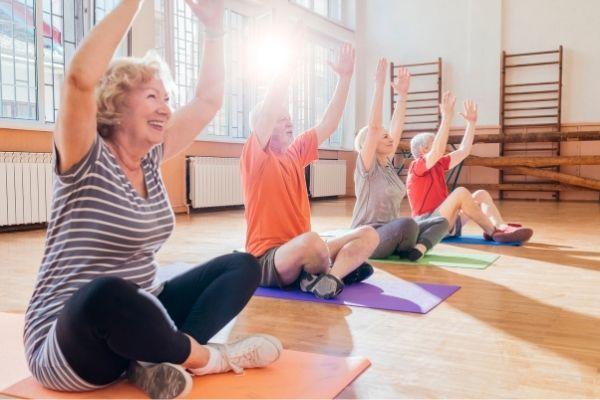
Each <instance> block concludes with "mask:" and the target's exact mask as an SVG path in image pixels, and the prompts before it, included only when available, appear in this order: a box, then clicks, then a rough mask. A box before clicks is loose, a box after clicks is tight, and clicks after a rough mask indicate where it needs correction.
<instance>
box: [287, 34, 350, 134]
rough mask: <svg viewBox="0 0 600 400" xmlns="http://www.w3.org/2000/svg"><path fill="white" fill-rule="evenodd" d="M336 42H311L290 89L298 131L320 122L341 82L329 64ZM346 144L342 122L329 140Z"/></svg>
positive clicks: (292, 110) (306, 47)
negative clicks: (330, 43)
mask: <svg viewBox="0 0 600 400" xmlns="http://www.w3.org/2000/svg"><path fill="white" fill-rule="evenodd" d="M334 49H335V45H333V44H332V45H329V44H325V43H324V42H320V41H309V42H307V43H306V46H305V49H304V62H303V63H302V65H301V67H300V68H299V69H298V71H297V74H296V77H295V79H294V81H293V82H292V88H291V90H290V111H291V114H292V121H293V123H294V128H295V130H296V131H297V132H301V131H304V130H306V129H309V128H310V127H312V126H314V125H315V124H317V122H318V121H319V119H320V118H321V117H322V116H323V113H324V112H325V110H326V109H327V106H328V105H329V100H331V97H332V96H333V92H334V91H335V86H336V84H337V75H336V74H335V72H334V71H333V70H332V69H331V68H330V67H329V65H328V64H327V62H328V61H333V60H334V57H335V50H334ZM326 143H327V144H329V145H331V146H339V145H341V143H342V123H341V122H340V126H339V127H338V129H337V131H336V132H335V133H334V134H333V135H332V136H331V137H330V138H329V139H328V141H327V142H326Z"/></svg>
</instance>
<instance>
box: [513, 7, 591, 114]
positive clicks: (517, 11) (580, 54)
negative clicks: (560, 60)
mask: <svg viewBox="0 0 600 400" xmlns="http://www.w3.org/2000/svg"><path fill="white" fill-rule="evenodd" d="M561 44H562V45H563V47H564V52H565V53H564V67H563V101H562V105H563V110H562V118H563V121H564V122H577V123H580V122H597V121H599V120H600V101H599V96H600V79H599V75H600V1H598V0H571V1H568V0H503V1H502V46H503V49H504V50H506V51H507V52H509V53H510V52H512V53H515V52H526V51H531V50H553V49H556V48H558V46H559V45H561Z"/></svg>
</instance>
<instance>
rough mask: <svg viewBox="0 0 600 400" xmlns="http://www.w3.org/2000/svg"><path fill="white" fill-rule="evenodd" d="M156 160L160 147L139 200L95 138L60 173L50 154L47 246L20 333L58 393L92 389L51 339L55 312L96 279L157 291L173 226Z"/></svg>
mask: <svg viewBox="0 0 600 400" xmlns="http://www.w3.org/2000/svg"><path fill="white" fill-rule="evenodd" d="M55 154H56V152H55ZM161 159H162V146H156V147H154V148H153V149H152V150H151V151H150V152H149V153H148V154H147V155H146V157H144V158H143V159H142V162H141V166H142V170H143V173H144V177H145V181H146V189H147V193H148V196H147V198H142V197H141V196H139V194H138V193H137V192H136V190H135V189H134V188H133V186H132V184H131V182H130V181H129V179H128V178H127V177H126V176H125V174H124V173H123V171H122V169H121V167H120V166H119V164H118V162H117V159H116V158H115V157H114V155H113V154H112V153H111V152H110V150H109V148H108V146H107V144H106V143H105V142H104V140H103V139H102V138H101V137H100V136H99V135H97V137H96V141H95V143H94V145H93V146H92V148H91V149H90V151H89V152H88V154H87V155H86V156H85V157H84V158H83V159H82V160H81V161H80V162H79V163H77V165H75V166H73V167H72V168H70V169H69V171H66V172H65V173H62V174H60V173H58V167H57V166H58V162H57V160H56V157H54V161H53V162H54V183H53V185H54V187H53V194H52V211H51V217H50V222H49V223H48V231H47V233H46V247H45V252H44V257H43V259H42V263H41V266H40V270H39V273H38V276H37V282H36V285H35V289H34V292H33V296H32V298H31V300H30V302H29V307H28V309H27V313H26V316H25V334H24V340H25V352H26V357H27V362H28V364H29V368H30V370H31V372H32V374H33V376H34V377H35V378H36V379H37V380H38V381H39V382H40V383H41V384H43V385H44V386H46V387H48V388H51V389H56V390H63V391H82V390H90V389H94V388H97V386H95V385H92V384H89V383H88V382H86V381H84V380H83V379H81V378H80V377H79V376H77V374H76V373H75V372H74V371H73V369H72V368H71V367H70V366H69V365H68V363H67V362H66V360H65V358H64V356H63V354H62V353H61V350H60V348H59V346H58V343H57V340H56V336H55V325H56V319H57V316H58V315H59V313H60V312H61V310H62V308H63V306H64V304H65V302H66V301H67V300H68V299H69V298H70V297H71V295H73V293H74V292H76V291H77V290H78V289H79V288H80V287H81V286H83V285H85V284H86V283H88V282H90V281H92V280H93V279H95V278H97V277H101V276H117V277H120V278H123V279H126V280H128V281H130V282H133V283H135V284H137V285H138V286H140V288H142V289H144V290H146V291H148V292H149V293H151V294H153V295H156V294H158V293H159V292H160V290H161V288H162V286H161V285H159V284H157V283H156V282H155V274H156V268H157V264H156V261H155V254H156V252H157V251H158V250H159V249H160V247H161V246H162V244H163V243H164V242H165V241H166V240H167V238H168V237H169V235H170V234H171V231H172V230H173V224H174V216H173V212H172V210H171V206H170V204H169V200H168V197H167V194H166V190H165V187H164V184H163V181H162V177H161V175H160V162H161Z"/></svg>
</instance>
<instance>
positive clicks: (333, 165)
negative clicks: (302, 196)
mask: <svg viewBox="0 0 600 400" xmlns="http://www.w3.org/2000/svg"><path fill="white" fill-rule="evenodd" d="M310 194H311V196H312V197H328V196H344V195H345V194H346V161H344V160H318V161H315V162H314V163H312V164H310Z"/></svg>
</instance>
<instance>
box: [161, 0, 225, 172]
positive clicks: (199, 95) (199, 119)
mask: <svg viewBox="0 0 600 400" xmlns="http://www.w3.org/2000/svg"><path fill="white" fill-rule="evenodd" d="M186 2H187V4H188V6H189V7H190V8H191V9H192V11H193V12H194V14H196V16H197V17H198V19H199V20H200V21H201V22H202V23H203V24H204V27H205V39H204V51H203V54H202V66H201V68H200V75H199V77H198V84H197V85H196V92H195V95H194V98H193V99H192V100H191V101H190V102H189V103H188V104H186V105H185V106H183V107H181V108H180V109H179V110H177V111H175V112H174V113H173V116H172V117H171V120H170V121H169V125H168V126H167V129H166V137H165V143H164V159H165V160H167V159H169V158H171V157H173V156H175V155H176V154H177V153H179V152H180V151H182V150H183V149H185V148H186V147H187V146H189V145H190V143H191V142H192V141H193V140H194V138H195V137H196V136H197V135H198V134H199V133H200V132H201V131H202V130H203V129H204V127H205V126H206V125H208V123H209V122H210V121H211V120H212V119H213V118H214V116H215V115H216V114H217V112H218V111H219V110H220V109H221V107H222V105H223V91H224V86H225V66H224V62H223V35H224V33H225V32H224V31H223V0H186Z"/></svg>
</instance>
